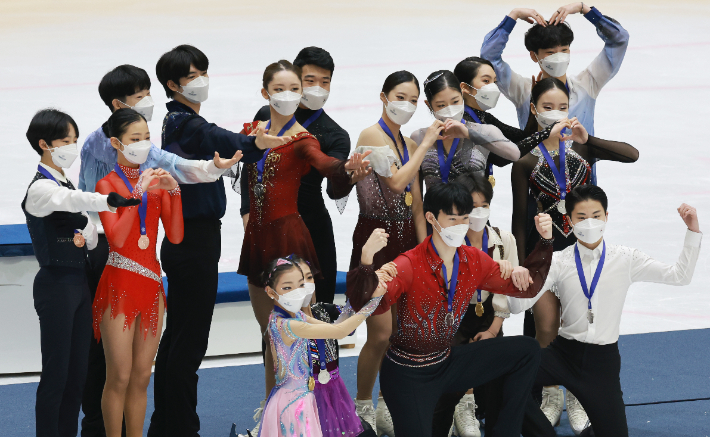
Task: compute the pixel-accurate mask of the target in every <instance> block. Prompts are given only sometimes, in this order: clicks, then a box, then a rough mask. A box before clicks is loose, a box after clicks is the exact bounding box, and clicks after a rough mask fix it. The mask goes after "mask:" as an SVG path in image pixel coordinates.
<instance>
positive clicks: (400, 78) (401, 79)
mask: <svg viewBox="0 0 710 437" xmlns="http://www.w3.org/2000/svg"><path fill="white" fill-rule="evenodd" d="M407 82H414V85H416V86H417V92H421V90H420V89H419V81H418V80H417V78H416V76H414V75H413V74H412V73H410V72H408V71H406V70H400V71H395V72H394V73H392V74H390V75H389V76H387V79H385V83H384V84H383V85H382V92H383V93H384V94H385V96H387V94H389V93H390V91H392V90H393V89H394V88H395V87H396V86H397V85H399V84H402V83H407Z"/></svg>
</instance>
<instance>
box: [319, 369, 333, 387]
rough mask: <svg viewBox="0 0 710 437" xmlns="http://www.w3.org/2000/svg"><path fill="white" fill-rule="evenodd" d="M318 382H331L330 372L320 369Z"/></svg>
mask: <svg viewBox="0 0 710 437" xmlns="http://www.w3.org/2000/svg"><path fill="white" fill-rule="evenodd" d="M318 382H320V383H321V384H327V383H328V382H330V372H328V371H327V370H324V369H320V372H318Z"/></svg>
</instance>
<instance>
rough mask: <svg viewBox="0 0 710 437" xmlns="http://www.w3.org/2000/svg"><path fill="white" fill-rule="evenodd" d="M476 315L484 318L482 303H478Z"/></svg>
mask: <svg viewBox="0 0 710 437" xmlns="http://www.w3.org/2000/svg"><path fill="white" fill-rule="evenodd" d="M476 315H477V316H478V317H481V316H483V304H482V303H481V302H478V303H477V304H476Z"/></svg>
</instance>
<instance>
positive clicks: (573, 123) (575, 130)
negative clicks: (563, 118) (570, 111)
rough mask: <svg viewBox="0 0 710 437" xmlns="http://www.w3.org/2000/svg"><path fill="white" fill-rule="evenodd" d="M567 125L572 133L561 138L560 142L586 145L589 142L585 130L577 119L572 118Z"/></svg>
mask: <svg viewBox="0 0 710 437" xmlns="http://www.w3.org/2000/svg"><path fill="white" fill-rule="evenodd" d="M568 124H569V126H568V127H569V128H570V129H571V130H572V133H571V134H569V135H567V136H564V137H562V141H567V140H572V141H574V142H575V143H579V144H587V141H588V140H589V134H588V133H587V129H585V128H584V126H583V125H582V123H580V122H579V120H577V117H573V118H571V119H570V120H568Z"/></svg>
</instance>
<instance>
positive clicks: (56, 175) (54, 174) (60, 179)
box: [39, 162, 67, 184]
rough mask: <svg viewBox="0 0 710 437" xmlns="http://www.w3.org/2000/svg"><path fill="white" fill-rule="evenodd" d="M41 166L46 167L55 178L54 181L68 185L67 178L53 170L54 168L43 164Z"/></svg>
mask: <svg viewBox="0 0 710 437" xmlns="http://www.w3.org/2000/svg"><path fill="white" fill-rule="evenodd" d="M39 165H41V166H42V167H44V168H45V169H46V170H47V171H48V172H50V173H51V174H52V176H54V179H56V180H58V181H59V182H63V183H65V184H66V183H67V177H66V176H64V175H63V174H61V173H59V172H58V171H57V170H55V169H53V168H52V167H50V166H48V165H46V164H44V163H43V162H40V163H39Z"/></svg>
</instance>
